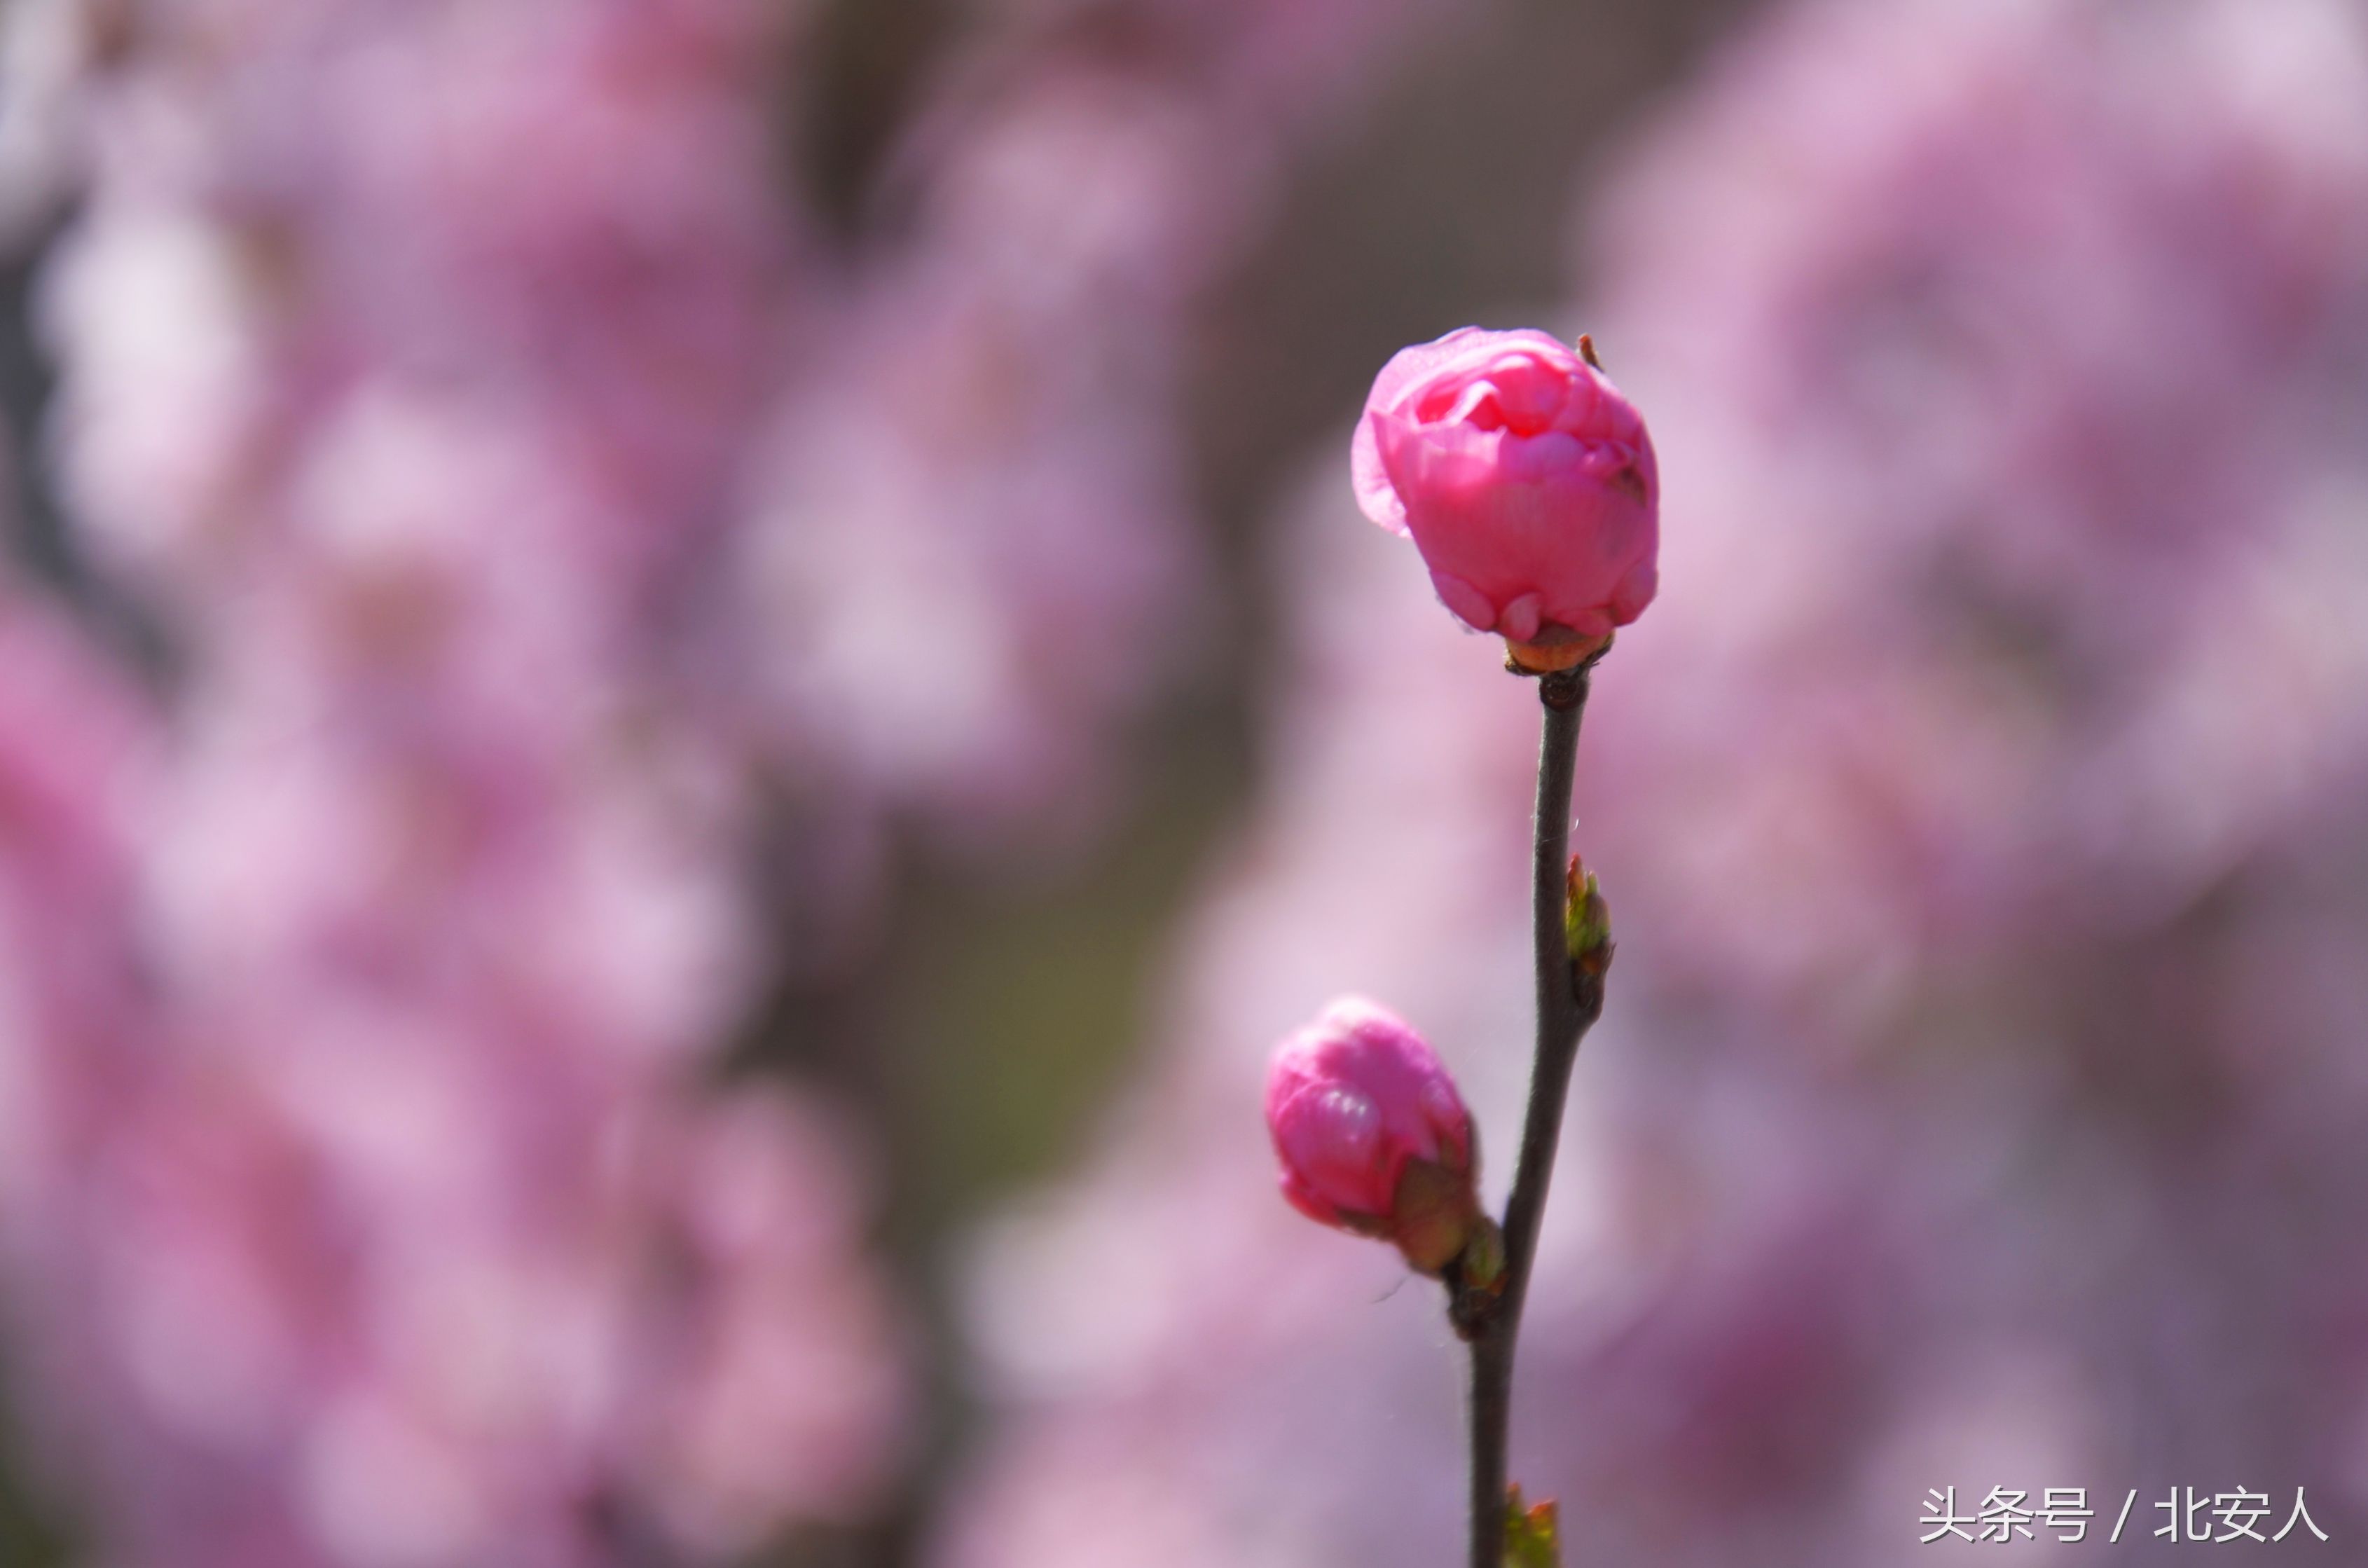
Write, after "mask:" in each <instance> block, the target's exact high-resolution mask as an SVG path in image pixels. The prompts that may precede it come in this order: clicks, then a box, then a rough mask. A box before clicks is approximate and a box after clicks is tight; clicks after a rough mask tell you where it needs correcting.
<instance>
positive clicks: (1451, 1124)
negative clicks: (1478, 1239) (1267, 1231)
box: [1266, 997, 1485, 1275]
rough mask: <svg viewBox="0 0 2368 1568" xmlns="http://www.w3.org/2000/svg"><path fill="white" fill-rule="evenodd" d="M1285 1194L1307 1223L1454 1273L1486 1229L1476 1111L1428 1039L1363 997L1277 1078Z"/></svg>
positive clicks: (1271, 1088)
mask: <svg viewBox="0 0 2368 1568" xmlns="http://www.w3.org/2000/svg"><path fill="white" fill-rule="evenodd" d="M1266 1122H1267V1129H1268V1131H1269V1132H1271V1133H1272V1134H1273V1135H1274V1149H1275V1153H1276V1155H1277V1156H1278V1157H1279V1158H1280V1159H1281V1162H1282V1195H1283V1196H1284V1197H1285V1198H1287V1199H1290V1200H1291V1202H1292V1205H1293V1206H1294V1207H1295V1208H1297V1209H1298V1210H1300V1211H1301V1212H1302V1213H1304V1214H1305V1215H1307V1216H1308V1217H1309V1218H1311V1219H1314V1220H1318V1221H1322V1222H1323V1223H1325V1224H1327V1225H1334V1226H1338V1228H1340V1229H1342V1230H1345V1231H1352V1232H1354V1233H1357V1234H1359V1235H1364V1236H1383V1237H1387V1238H1388V1239H1389V1240H1391V1241H1393V1242H1395V1243H1396V1244H1397V1246H1398V1248H1399V1250H1400V1251H1402V1252H1404V1253H1405V1254H1406V1261H1407V1262H1408V1263H1409V1264H1411V1265H1413V1266H1414V1267H1415V1268H1417V1269H1418V1270H1420V1271H1421V1272H1422V1273H1425V1274H1431V1275H1436V1274H1439V1273H1440V1272H1442V1271H1443V1270H1444V1269H1445V1268H1446V1267H1447V1266H1448V1264H1449V1263H1450V1262H1451V1261H1452V1260H1453V1259H1455V1258H1456V1257H1458V1256H1461V1255H1462V1254H1463V1250H1464V1248H1465V1246H1466V1245H1467V1244H1469V1243H1470V1242H1471V1241H1472V1239H1473V1237H1474V1231H1475V1228H1476V1227H1479V1226H1482V1225H1484V1224H1485V1221H1483V1220H1482V1219H1481V1216H1480V1204H1479V1198H1478V1195H1477V1193H1476V1191H1475V1190H1474V1179H1475V1177H1476V1176H1477V1174H1478V1169H1477V1168H1478V1165H1479V1161H1478V1159H1477V1150H1476V1148H1475V1146H1474V1135H1473V1130H1472V1113H1471V1112H1470V1111H1468V1110H1466V1109H1464V1108H1463V1096H1460V1095H1458V1094H1457V1093H1456V1092H1455V1080H1454V1079H1452V1078H1451V1077H1449V1076H1448V1074H1447V1069H1446V1067H1445V1066H1444V1065H1442V1064H1441V1063H1440V1060H1439V1057H1438V1055H1437V1053H1435V1052H1434V1051H1432V1050H1431V1049H1430V1047H1429V1045H1427V1044H1425V1043H1424V1042H1423V1039H1422V1037H1421V1036H1420V1035H1418V1034H1417V1033H1415V1032H1414V1030H1413V1029H1412V1028H1409V1027H1408V1026H1407V1025H1406V1023H1405V1022H1404V1021H1403V1020H1401V1019H1399V1018H1398V1017H1395V1016H1394V1015H1392V1014H1390V1013H1388V1012H1386V1011H1384V1010H1383V1009H1382V1008H1381V1007H1378V1006H1374V1005H1373V1004H1372V1003H1371V1002H1368V1001H1365V1000H1363V999H1362V998H1360V997H1347V998H1343V999H1342V1000H1340V1001H1338V1002H1335V1003H1333V1004H1332V1006H1329V1007H1326V1009H1325V1010H1324V1013H1323V1016H1322V1017H1318V1018H1317V1019H1316V1020H1315V1022H1314V1023H1313V1024H1310V1025H1308V1026H1307V1027H1306V1028H1303V1029H1301V1030H1299V1031H1298V1032H1297V1033H1295V1034H1293V1035H1292V1036H1291V1037H1290V1038H1288V1039H1286V1040H1284V1041H1283V1042H1282V1044H1281V1047H1280V1048H1279V1049H1278V1050H1277V1051H1275V1055H1274V1065H1273V1067H1272V1068H1271V1069H1270V1070H1269V1073H1268V1074H1267V1084H1266Z"/></svg>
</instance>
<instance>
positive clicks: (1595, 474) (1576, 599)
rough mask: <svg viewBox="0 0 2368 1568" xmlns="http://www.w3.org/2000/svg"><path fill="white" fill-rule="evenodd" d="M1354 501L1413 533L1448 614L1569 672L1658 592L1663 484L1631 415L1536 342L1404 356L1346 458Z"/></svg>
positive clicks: (1379, 387)
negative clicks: (1571, 667)
mask: <svg viewBox="0 0 2368 1568" xmlns="http://www.w3.org/2000/svg"><path fill="white" fill-rule="evenodd" d="M1349 467H1350V472H1351V475H1352V477H1353V479H1354V481H1355V483H1356V487H1357V501H1358V504H1359V505H1360V506H1362V507H1363V508H1364V510H1365V515H1366V516H1367V517H1371V518H1372V519H1373V521H1375V522H1377V523H1379V524H1381V525H1382V526H1383V528H1388V529H1390V530H1392V531H1393V532H1395V533H1411V534H1412V535H1413V536H1414V542H1415V548H1416V549H1417V550H1418V551H1421V552H1422V559H1423V563H1424V564H1425V565H1427V566H1429V568H1430V580H1431V584H1432V585H1433V586H1434V587H1436V588H1437V589H1438V590H1439V597H1440V599H1441V600H1442V601H1444V602H1445V604H1446V606H1447V608H1449V609H1451V610H1452V611H1454V612H1455V614H1456V615H1457V617H1459V618H1460V619H1463V621H1464V622H1466V623H1467V624H1469V625H1471V626H1474V627H1476V628H1478V629H1479V630H1480V631H1494V632H1497V633H1498V634H1500V635H1501V636H1503V637H1504V638H1505V640H1506V641H1507V642H1508V643H1510V644H1512V653H1513V656H1514V658H1515V659H1516V660H1518V661H1519V662H1520V663H1521V664H1523V665H1528V666H1529V667H1531V668H1532V669H1554V668H1566V667H1568V666H1569V665H1574V664H1577V663H1579V662H1580V661H1581V660H1582V659H1584V658H1585V657H1587V656H1588V654H1590V653H1594V652H1595V651H1596V650H1598V649H1600V648H1601V647H1602V646H1603V645H1604V643H1605V642H1608V641H1609V640H1610V639H1611V631H1612V629H1613V628H1614V627H1618V626H1625V625H1627V624H1628V623H1629V622H1630V621H1632V620H1634V619H1636V618H1637V617H1638V616H1639V615H1641V614H1643V613H1644V610H1645V606H1646V605H1648V604H1650V603H1652V601H1653V594H1654V591H1655V589H1656V587H1657V586H1658V585H1659V579H1658V575H1657V568H1656V564H1655V562H1656V556H1657V553H1658V551H1659V546H1660V495H1661V491H1660V478H1659V474H1658V472H1657V470H1656V468H1655V466H1654V461H1653V443H1652V440H1651V438H1650V437H1647V436H1646V435H1645V421H1644V419H1643V418H1642V417H1641V416H1640V415H1638V414H1637V413H1636V410H1635V407H1634V405H1633V404H1632V403H1629V401H1628V400H1627V399H1626V398H1624V397H1622V395H1621V394H1620V391H1619V389H1618V388H1616V387H1614V386H1613V385H1612V384H1611V381H1610V379H1609V378H1607V377H1606V376H1605V375H1604V374H1603V373H1602V372H1601V371H1600V370H1599V369H1596V368H1595V367H1594V365H1593V364H1592V363H1591V362H1590V359H1589V358H1581V356H1580V355H1579V354H1578V353H1577V352H1575V351H1573V350H1572V349H1571V348H1569V347H1565V345H1564V344H1562V343H1561V342H1559V341H1558V340H1556V339H1555V338H1554V337H1552V336H1550V335H1547V334H1545V333H1543V332H1533V331H1529V330H1526V329H1524V330H1521V331H1518V332H1486V331H1483V330H1482V329H1480V328H1478V327H1474V326H1467V327H1463V328H1460V329H1458V330H1456V331H1454V332H1451V333H1449V334H1448V335H1446V336H1445V337H1442V338H1440V340H1439V341H1438V342H1436V343H1425V344H1421V345H1419V346H1417V347H1412V348H1405V349H1401V350H1399V351H1398V353H1397V355H1396V357H1395V358H1392V359H1391V360H1390V362H1389V363H1388V364H1387V365H1385V366H1383V368H1382V373H1381V374H1380V375H1379V376H1378V377H1376V378H1375V379H1374V381H1373V390H1372V393H1371V394H1370V395H1368V396H1367V398H1366V399H1365V414H1364V417H1363V418H1362V419H1360V421H1359V422H1358V424H1357V436H1356V440H1355V442H1354V443H1353V446H1352V448H1351V450H1350V454H1349Z"/></svg>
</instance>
